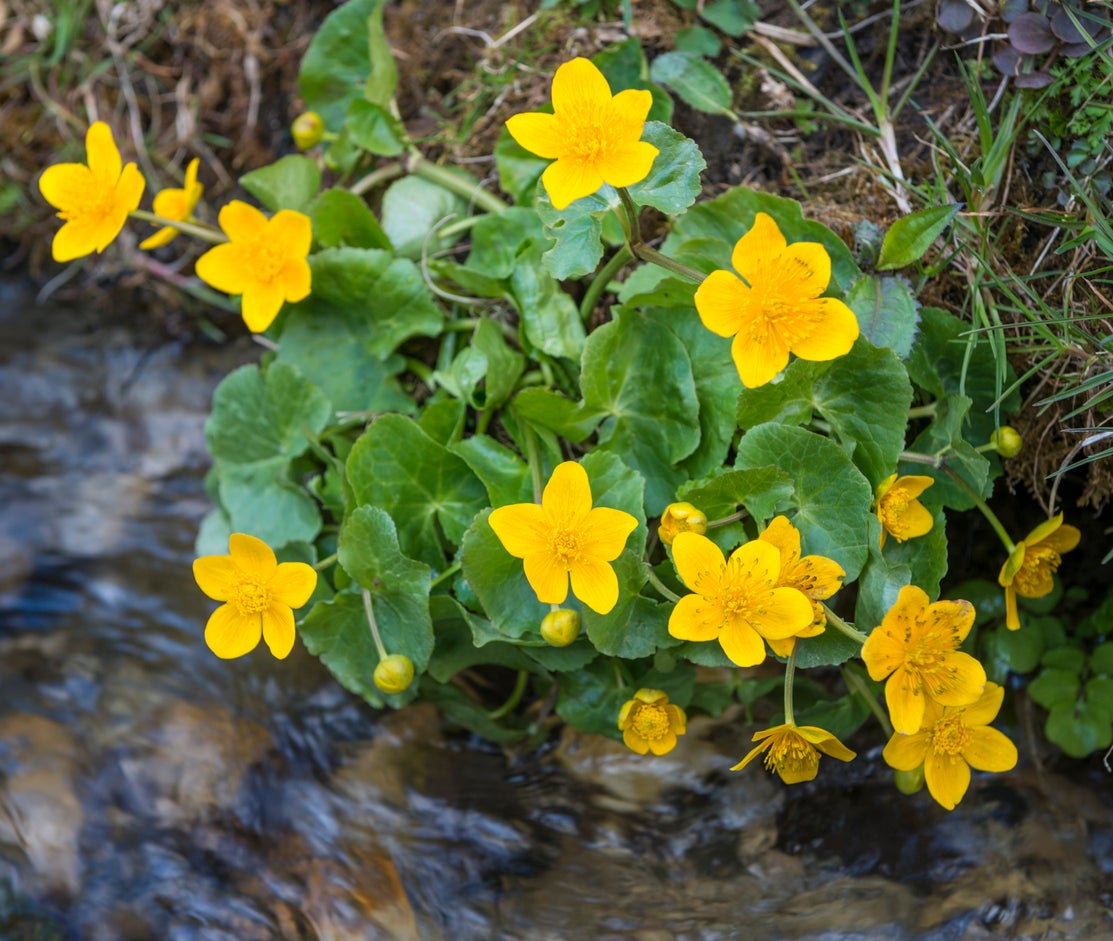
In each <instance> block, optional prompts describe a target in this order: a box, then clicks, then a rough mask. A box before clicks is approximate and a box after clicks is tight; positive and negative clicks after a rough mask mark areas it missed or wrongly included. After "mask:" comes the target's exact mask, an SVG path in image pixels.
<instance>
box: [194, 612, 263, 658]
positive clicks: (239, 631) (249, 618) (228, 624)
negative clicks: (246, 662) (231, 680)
mask: <svg viewBox="0 0 1113 941" xmlns="http://www.w3.org/2000/svg"><path fill="white" fill-rule="evenodd" d="M262 636H263V619H262V618H261V617H260V616H259V615H258V614H250V615H246V614H240V612H239V611H238V610H236V608H235V606H234V605H231V604H222V605H221V606H220V607H219V608H217V609H216V610H215V611H214V612H213V613H212V615H210V617H209V621H208V623H207V624H206V625H205V643H206V644H207V645H208V647H209V649H210V650H211V651H212V652H213V653H214V654H216V655H217V656H218V657H220V658H221V659H222V660H231V659H233V658H235V657H242V656H243V655H244V654H246V653H250V652H251V651H252V650H254V649H255V648H256V647H257V646H258V644H259V639H260V638H261V637H262Z"/></svg>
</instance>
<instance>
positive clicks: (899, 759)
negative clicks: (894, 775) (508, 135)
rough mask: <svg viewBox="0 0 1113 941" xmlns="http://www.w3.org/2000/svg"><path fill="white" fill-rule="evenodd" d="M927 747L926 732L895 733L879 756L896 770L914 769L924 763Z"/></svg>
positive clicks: (927, 738)
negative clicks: (911, 733)
mask: <svg viewBox="0 0 1113 941" xmlns="http://www.w3.org/2000/svg"><path fill="white" fill-rule="evenodd" d="M928 749H929V737H928V733H927V732H916V733H915V734H913V735H902V734H901V733H900V732H898V733H896V734H895V735H894V736H893V737H892V738H890V739H889V743H888V744H887V745H886V746H885V749H884V751H882V752H881V757H882V758H884V759H885V763H886V764H887V765H888V766H889V767H890V768H895V769H896V770H897V771H915V770H916V769H917V768H918V767H920V765H922V764H923V763H924V759H925V758H926V757H927V753H928Z"/></svg>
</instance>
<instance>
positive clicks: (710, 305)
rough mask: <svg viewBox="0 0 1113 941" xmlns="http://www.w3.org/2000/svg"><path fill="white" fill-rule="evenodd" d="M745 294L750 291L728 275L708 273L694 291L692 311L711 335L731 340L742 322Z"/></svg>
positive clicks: (747, 294)
mask: <svg viewBox="0 0 1113 941" xmlns="http://www.w3.org/2000/svg"><path fill="white" fill-rule="evenodd" d="M749 294H750V289H749V288H748V287H746V285H744V284H743V283H742V282H741V281H740V280H739V279H738V278H737V277H736V276H735V275H734V274H732V273H731V272H729V271H722V270H720V271H712V272H711V274H709V275H708V276H707V277H706V278H704V279H703V281H702V282H701V283H700V286H699V287H698V288H696V297H695V303H696V312H697V313H698V314H699V318H700V320H701V321H702V322H703V325H704V326H705V327H707V329H708V330H710V331H711V332H712V333H716V334H718V335H719V336H721V337H732V336H734V335H735V334H736V333H738V331H739V330H741V329H742V325H743V323H744V322H745V320H744V317H743V310H744V309H745V306H746V305H747V304H748V303H749Z"/></svg>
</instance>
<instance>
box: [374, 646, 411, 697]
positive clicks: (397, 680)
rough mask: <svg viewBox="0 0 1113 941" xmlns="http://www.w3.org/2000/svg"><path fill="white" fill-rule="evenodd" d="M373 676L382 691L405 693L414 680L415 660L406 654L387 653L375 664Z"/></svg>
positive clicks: (391, 693)
mask: <svg viewBox="0 0 1113 941" xmlns="http://www.w3.org/2000/svg"><path fill="white" fill-rule="evenodd" d="M371 678H372V679H373V680H374V681H375V685H376V686H377V687H378V689H379V692H381V693H386V694H387V695H394V694H397V693H404V692H405V691H406V690H408V689H409V688H410V684H411V683H412V682H413V681H414V662H413V661H412V660H411V659H410V658H409V657H407V656H405V655H404V654H400V653H392V654H387V656H385V657H383V659H382V660H380V661H379V662H378V663H377V664H376V665H375V672H374V673H372V674H371Z"/></svg>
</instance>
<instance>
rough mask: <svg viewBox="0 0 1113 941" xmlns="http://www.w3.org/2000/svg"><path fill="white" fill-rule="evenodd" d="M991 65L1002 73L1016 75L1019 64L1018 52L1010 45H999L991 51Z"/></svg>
mask: <svg viewBox="0 0 1113 941" xmlns="http://www.w3.org/2000/svg"><path fill="white" fill-rule="evenodd" d="M993 65H994V67H995V68H996V69H997V71H998V72H1000V73H1001V74H1002V75H1016V73H1017V71H1018V67H1019V66H1020V53H1019V52H1017V51H1016V50H1015V49H1014V48H1013V47H1012V46H1001V48H1000V49H998V50H997V51H996V52H995V53H993Z"/></svg>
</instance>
